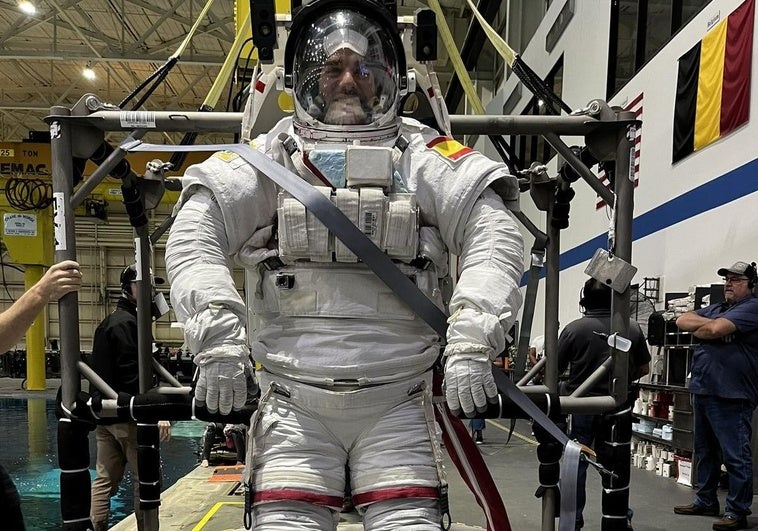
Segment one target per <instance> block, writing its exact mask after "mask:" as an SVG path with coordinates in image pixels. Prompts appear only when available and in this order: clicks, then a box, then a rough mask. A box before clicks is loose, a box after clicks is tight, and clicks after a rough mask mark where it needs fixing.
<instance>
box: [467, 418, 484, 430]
mask: <svg viewBox="0 0 758 531" xmlns="http://www.w3.org/2000/svg"><path fill="white" fill-rule="evenodd" d="M468 425H469V427H470V428H471V429H472V430H474V431H482V430H483V429H484V426H485V424H484V419H471V420H470V421H469V422H468Z"/></svg>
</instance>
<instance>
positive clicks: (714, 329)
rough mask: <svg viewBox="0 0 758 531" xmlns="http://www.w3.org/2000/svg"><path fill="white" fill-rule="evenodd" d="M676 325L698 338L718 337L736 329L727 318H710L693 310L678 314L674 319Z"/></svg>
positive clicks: (731, 332) (729, 333)
mask: <svg viewBox="0 0 758 531" xmlns="http://www.w3.org/2000/svg"><path fill="white" fill-rule="evenodd" d="M676 326H677V327H679V328H680V329H682V330H684V331H685V332H692V335H693V336H695V337H696V338H698V339H720V338H724V337H727V336H730V335H732V334H733V333H735V332H736V331H737V327H736V326H734V323H732V322H731V321H730V320H729V319H725V318H723V317H717V318H716V319H710V318H708V317H703V316H702V315H699V314H698V313H696V312H694V311H691V312H687V313H685V314H683V315H680V316H679V317H678V318H677V320H676Z"/></svg>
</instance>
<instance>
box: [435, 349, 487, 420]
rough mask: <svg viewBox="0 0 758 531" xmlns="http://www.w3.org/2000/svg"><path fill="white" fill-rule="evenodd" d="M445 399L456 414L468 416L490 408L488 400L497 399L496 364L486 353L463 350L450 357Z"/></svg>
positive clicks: (448, 358)
mask: <svg viewBox="0 0 758 531" xmlns="http://www.w3.org/2000/svg"><path fill="white" fill-rule="evenodd" d="M445 399H446V400H447V405H448V407H449V408H450V410H451V411H452V412H453V414H454V415H460V414H461V411H462V412H463V413H464V414H465V415H466V417H469V418H471V417H474V416H476V413H477V412H478V413H484V412H485V411H487V402H492V403H495V402H497V386H496V385H495V377H494V376H492V363H491V362H490V359H489V356H487V354H486V353H483V352H460V353H456V354H451V355H449V356H448V357H447V363H446V364H445Z"/></svg>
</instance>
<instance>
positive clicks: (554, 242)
mask: <svg viewBox="0 0 758 531" xmlns="http://www.w3.org/2000/svg"><path fill="white" fill-rule="evenodd" d="M552 212H553V203H551V204H550V207H549V208H548V212H547V221H548V222H547V247H546V254H547V260H546V262H545V359H546V360H547V361H546V362H545V379H544V382H545V384H546V385H547V387H548V390H549V391H550V393H551V394H553V395H557V394H558V357H557V356H556V355H555V354H556V352H557V350H558V297H559V288H560V260H559V257H560V251H561V232H560V229H557V228H555V227H553V224H552V223H551V222H550V221H551V220H552V218H553V215H552ZM556 514H558V496H557V492H556V489H546V490H545V492H544V493H543V495H542V531H554V530H555V515H556Z"/></svg>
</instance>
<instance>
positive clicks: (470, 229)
mask: <svg viewBox="0 0 758 531" xmlns="http://www.w3.org/2000/svg"><path fill="white" fill-rule="evenodd" d="M353 4H355V5H353ZM336 5H337V6H341V7H337V8H334V7H330V6H335V2H329V1H326V2H319V1H316V2H312V3H310V4H309V5H307V6H305V7H303V8H302V9H301V11H300V12H298V13H295V14H294V21H298V20H300V21H303V20H306V21H307V23H302V24H301V26H300V28H299V29H298V31H297V32H295V31H294V30H293V31H292V33H291V35H292V37H291V38H290V39H289V41H288V42H287V49H286V51H285V60H288V59H287V58H291V60H292V63H291V64H290V65H289V66H290V67H291V79H288V80H286V82H291V86H292V90H293V93H294V100H295V113H294V116H293V117H292V118H285V119H284V120H282V121H281V122H279V123H278V124H277V125H276V126H275V127H274V128H273V129H272V130H271V131H270V132H269V133H268V134H266V135H264V136H262V137H259V138H257V139H255V140H254V141H253V142H252V143H251V145H252V146H253V147H254V148H255V149H258V150H260V151H261V152H263V153H265V154H266V155H268V156H269V157H271V158H272V159H274V160H275V161H277V162H278V163H279V164H281V165H282V166H284V167H285V168H287V169H289V170H291V171H292V172H294V173H297V174H298V175H300V176H301V177H302V178H303V179H304V180H306V181H307V182H309V183H311V184H313V185H314V186H317V189H318V190H319V191H320V192H321V193H323V194H324V196H325V197H328V198H330V199H331V201H333V202H334V203H335V204H336V206H337V207H338V208H339V209H340V210H342V211H343V213H345V214H346V215H347V216H348V217H349V218H350V219H351V221H353V222H354V223H355V224H356V225H357V226H358V227H359V228H361V230H362V231H363V232H364V234H366V236H367V237H369V238H370V239H371V240H372V241H373V242H374V243H375V244H376V245H377V246H379V247H380V248H381V249H382V250H383V251H384V252H385V253H386V254H387V255H389V257H390V258H392V259H393V261H394V262H395V264H396V265H397V267H399V268H400V269H401V271H402V272H403V273H404V274H405V275H407V276H408V277H409V278H411V279H412V280H413V282H414V283H415V285H416V286H417V287H418V288H419V289H420V290H421V291H422V292H424V293H425V294H426V296H428V297H429V298H430V299H431V300H432V301H434V302H435V303H436V304H437V305H438V306H440V307H443V304H444V302H448V301H444V302H443V300H442V294H441V291H440V282H439V280H440V278H442V277H444V276H445V275H447V273H448V262H449V255H448V253H450V252H452V253H454V254H455V255H457V256H458V257H459V273H460V277H459V279H458V282H457V284H456V287H455V289H454V290H453V293H452V296H451V298H450V300H449V302H448V305H449V310H450V312H451V317H450V319H449V324H450V325H449V329H448V333H447V338H445V339H446V345H447V346H446V347H445V356H446V370H445V383H446V395H447V400H448V404H449V405H450V407H451V409H453V411H454V412H460V411H463V412H465V413H468V414H473V413H474V411H475V410H479V411H482V410H483V409H484V408H486V405H487V401H491V400H493V399H494V398H495V397H496V394H497V391H496V388H495V384H494V380H493V377H492V373H491V369H490V366H491V364H490V360H491V359H492V358H494V357H495V356H496V355H497V354H498V353H500V352H501V351H502V350H503V349H504V348H505V336H506V331H507V330H508V329H509V328H510V327H511V324H512V322H513V320H514V319H515V317H516V311H517V309H518V307H519V305H520V303H521V297H520V294H519V291H518V286H519V280H520V277H521V272H522V268H523V242H522V239H521V236H520V234H519V230H518V227H517V225H516V223H515V222H514V221H513V219H512V217H511V214H510V213H509V211H508V209H509V208H512V209H513V208H517V205H518V186H517V183H516V180H515V178H513V177H512V176H509V175H508V174H507V172H506V169H505V167H504V166H503V165H502V164H498V163H495V162H493V161H491V160H489V159H487V158H486V157H484V156H482V155H481V154H479V153H477V152H475V151H473V150H471V149H469V148H467V147H465V146H462V145H461V144H458V143H457V142H455V141H454V140H452V139H450V138H447V137H443V136H440V134H439V133H438V132H437V131H436V130H433V129H431V128H429V127H426V126H424V125H422V124H421V123H419V122H417V121H415V120H411V119H407V118H400V117H399V116H398V109H399V104H400V95H401V91H402V86H401V85H402V83H403V79H404V76H405V75H406V72H404V71H403V69H404V66H405V60H404V52H403V49H402V43H401V41H400V39H399V37H398V35H397V30H396V27H395V21H394V20H392V17H391V16H390V15H389V13H388V12H387V11H386V10H385V9H384V8H383V7H382V6H381V5H380V4H379V3H374V2H361V3H358V2H354V3H350V4H346V3H344V2H342V3H339V2H337V3H336ZM346 5H349V6H350V7H349V8H346V7H345V6H346ZM298 17H300V18H299V19H298ZM294 24H295V22H293V25H294ZM285 77H286V76H285ZM232 261H233V262H234V263H236V264H238V265H241V266H243V267H244V269H245V275H246V278H245V292H246V298H247V300H246V301H245V300H243V298H242V297H241V296H240V295H239V293H238V291H237V289H236V287H235V284H234V281H233V278H232V274H231V270H230V265H231V263H232ZM166 267H167V272H168V274H169V278H170V281H171V286H172V290H171V300H172V303H173V307H174V309H175V311H176V314H177V317H178V319H179V320H180V321H182V322H183V323H184V334H185V341H186V344H187V346H188V347H189V349H190V350H191V351H192V352H193V353H194V354H195V356H194V360H195V363H196V364H198V365H199V367H200V371H199V375H200V376H199V380H198V384H197V387H196V391H195V393H196V400H198V401H200V402H205V403H206V405H207V407H208V408H209V409H210V410H212V411H215V410H216V409H219V410H220V411H221V412H222V413H224V412H228V411H229V410H231V409H232V408H239V407H241V406H242V405H243V404H244V398H245V387H244V381H245V379H244V367H245V364H246V363H247V359H248V356H247V355H248V348H250V349H251V350H252V357H253V359H254V360H255V361H256V362H258V363H259V364H260V366H261V370H260V371H258V378H259V381H260V384H261V390H262V396H261V399H260V403H259V407H258V411H257V412H256V414H255V416H254V417H253V421H252V426H251V436H250V437H248V440H249V443H248V444H249V446H248V452H249V454H248V459H247V467H248V475H249V477H250V479H251V488H252V495H253V500H254V504H255V505H254V511H253V528H254V529H265V530H284V529H293V528H294V527H293V525H295V524H294V523H295V522H296V523H297V525H298V527H297V528H298V529H313V530H319V531H323V530H325V529H334V528H335V527H336V525H337V521H338V512H339V510H340V508H341V507H342V502H343V495H344V492H345V484H346V481H349V483H350V486H351V491H352V500H353V503H354V504H355V506H356V507H357V508H358V510H359V512H360V513H361V514H362V516H363V520H364V527H365V529H367V530H376V529H401V528H402V529H417V530H427V529H428V530H436V529H439V528H440V509H439V493H440V487H441V486H442V485H443V484H444V473H443V470H442V466H441V461H442V457H441V453H440V446H439V442H438V435H437V427H436V423H435V421H434V417H433V412H432V400H431V399H432V397H431V392H432V385H431V369H432V366H433V365H434V363H435V361H436V360H437V358H438V356H439V353H440V349H441V345H442V341H441V338H439V337H438V336H437V334H436V333H435V332H434V330H432V328H431V327H430V326H429V325H427V324H426V323H425V322H424V321H423V320H421V319H420V318H419V317H418V316H416V315H414V314H413V313H412V312H411V311H410V310H409V309H408V308H407V307H406V306H405V304H404V303H403V302H402V301H401V300H400V299H399V298H398V297H397V296H396V295H395V294H394V293H393V292H392V290H391V289H390V288H388V287H387V286H385V285H384V284H383V283H382V282H381V281H380V280H379V279H378V278H377V277H376V275H375V274H374V273H373V272H372V271H371V270H370V269H368V268H367V267H366V266H365V265H364V264H363V263H362V262H361V261H360V258H359V257H357V256H356V255H355V254H353V253H352V252H351V251H350V250H349V249H348V248H347V247H346V246H345V245H344V243H342V242H340V241H339V240H338V239H336V238H335V237H334V235H333V234H332V233H331V232H330V231H329V230H328V229H327V228H326V227H325V226H324V225H323V224H321V222H320V221H319V220H318V219H316V218H315V217H314V216H313V215H312V213H311V212H310V211H308V210H307V209H306V208H305V207H304V206H303V205H302V204H300V203H299V202H298V201H297V200H295V199H294V198H293V197H292V196H290V195H289V194H288V193H287V192H286V191H284V190H282V189H280V188H278V187H277V186H276V185H275V184H274V183H273V181H271V180H269V179H268V178H267V177H266V176H264V175H262V174H261V173H260V172H259V171H257V170H256V169H255V168H253V167H251V166H250V165H248V163H246V162H245V161H244V160H242V158H240V157H239V156H237V155H235V154H233V153H228V152H220V153H216V154H214V155H213V156H212V157H210V158H209V159H208V160H207V161H205V162H203V163H202V164H199V165H196V166H193V167H191V168H189V169H188V170H187V172H186V174H185V176H184V178H183V191H182V194H181V197H180V199H179V202H178V203H177V206H176V220H175V222H174V224H173V227H172V229H171V233H170V236H169V239H168V243H167V246H166ZM248 345H249V346H248ZM346 474H348V477H346Z"/></svg>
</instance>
